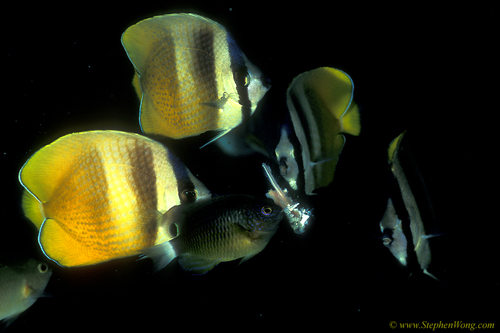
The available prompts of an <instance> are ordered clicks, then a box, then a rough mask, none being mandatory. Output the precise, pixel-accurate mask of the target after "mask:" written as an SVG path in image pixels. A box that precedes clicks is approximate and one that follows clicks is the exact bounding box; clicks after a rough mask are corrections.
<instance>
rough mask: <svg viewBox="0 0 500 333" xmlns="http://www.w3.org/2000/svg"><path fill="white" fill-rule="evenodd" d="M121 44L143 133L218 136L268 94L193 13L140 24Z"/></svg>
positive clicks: (220, 31)
mask: <svg viewBox="0 0 500 333" xmlns="http://www.w3.org/2000/svg"><path fill="white" fill-rule="evenodd" d="M122 44H123V46H124V48H125V50H126V52H127V55H128V57H129V59H130V60H131V62H132V63H133V65H134V67H135V69H136V76H135V77H134V80H133V84H134V87H135V89H136V92H137V94H138V96H139V98H141V110H140V122H141V127H142V130H143V131H144V132H145V133H147V134H158V135H163V136H167V137H170V138H174V139H180V138H184V137H189V136H195V135H198V134H201V133H204V132H207V131H218V132H219V133H218V136H217V137H216V138H218V137H219V136H222V135H223V134H225V133H227V132H228V131H229V130H231V129H232V128H234V127H236V126H237V125H239V124H240V123H241V122H242V120H243V118H244V117H245V116H250V115H251V114H252V113H253V112H254V111H255V108H256V106H257V103H258V102H259V101H260V99H261V98H262V97H263V96H264V94H265V93H266V91H267V90H268V87H267V86H266V84H265V83H263V80H262V79H261V77H262V74H261V72H260V71H259V69H258V68H256V67H255V66H254V65H253V64H252V63H250V61H248V59H247V58H246V56H245V55H244V54H243V53H242V52H241V50H240V49H239V48H238V47H237V46H236V44H235V42H234V40H233V39H232V37H231V36H230V35H229V34H228V32H227V31H226V30H225V29H224V27H222V26H221V25H219V24H218V23H216V22H214V21H212V20H209V19H207V18H204V17H201V16H199V15H194V14H170V15H163V16H157V17H153V18H149V19H146V20H143V21H140V22H139V23H137V24H135V25H133V26H131V27H129V28H128V29H127V30H126V31H125V32H124V33H123V36H122ZM216 138H215V139H216ZM215 139H214V140H215ZM212 141H213V140H212Z"/></svg>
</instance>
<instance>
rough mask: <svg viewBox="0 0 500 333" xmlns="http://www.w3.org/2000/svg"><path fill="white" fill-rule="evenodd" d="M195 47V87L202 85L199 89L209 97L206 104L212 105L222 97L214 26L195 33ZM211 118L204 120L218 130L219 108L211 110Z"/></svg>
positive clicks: (203, 27)
mask: <svg viewBox="0 0 500 333" xmlns="http://www.w3.org/2000/svg"><path fill="white" fill-rule="evenodd" d="M193 39H194V46H193V48H192V57H193V66H192V68H191V70H192V73H193V77H195V78H197V79H195V80H196V81H195V82H194V84H195V85H200V86H201V87H200V88H199V89H198V90H199V91H201V92H202V93H203V95H205V94H206V96H208V98H207V100H206V101H204V103H209V104H205V105H210V103H212V102H215V101H216V100H217V99H219V98H220V97H222V96H217V72H216V63H215V59H216V56H215V51H216V50H214V31H213V26H211V25H203V26H202V27H201V28H200V29H199V30H195V31H194V32H193ZM211 111H212V112H211V116H210V117H207V118H205V119H204V120H205V121H207V122H208V124H207V125H208V127H209V128H218V123H219V112H218V109H217V108H213V110H211Z"/></svg>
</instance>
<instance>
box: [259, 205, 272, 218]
mask: <svg viewBox="0 0 500 333" xmlns="http://www.w3.org/2000/svg"><path fill="white" fill-rule="evenodd" d="M260 212H261V213H262V214H264V215H266V216H269V215H271V214H272V213H273V207H271V206H264V207H262V208H261V210H260Z"/></svg>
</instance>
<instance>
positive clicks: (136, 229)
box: [19, 131, 211, 266]
mask: <svg viewBox="0 0 500 333" xmlns="http://www.w3.org/2000/svg"><path fill="white" fill-rule="evenodd" d="M19 181H20V183H21V184H22V186H23V187H24V189H25V191H24V193H23V198H22V207H23V210H24V213H25V215H26V216H27V217H28V218H29V219H30V220H31V221H32V222H33V223H34V224H35V225H36V227H37V228H38V229H39V232H38V243H39V245H40V247H41V249H42V251H43V253H44V254H45V255H46V256H47V257H48V258H49V259H51V260H53V261H54V262H56V263H57V264H59V265H61V266H84V265H92V264H97V263H101V262H105V261H108V260H111V259H116V258H122V257H126V256H130V255H134V254H140V253H141V250H143V249H145V248H149V247H152V246H154V245H156V244H160V243H163V242H166V241H168V240H170V239H172V237H171V235H170V233H169V231H168V226H165V225H162V224H161V223H160V222H159V221H160V220H161V214H164V213H166V212H167V211H168V210H169V209H170V208H172V207H173V206H176V205H181V204H184V203H189V202H195V201H197V200H202V199H206V198H210V197H211V194H210V192H209V191H208V190H207V188H206V187H205V186H204V185H203V184H202V183H201V182H200V181H199V180H198V179H196V178H195V177H194V176H193V175H192V174H191V172H190V171H189V170H188V169H187V168H186V167H185V166H184V165H183V164H182V163H181V162H180V161H179V160H178V159H177V158H176V156H174V155H173V154H172V153H171V152H170V151H169V150H167V149H166V148H165V147H164V146H162V145H161V144H159V143H158V142H156V141H153V140H151V139H149V138H146V137H144V136H141V135H138V134H132V133H125V132H118V131H90V132H81V133H74V134H69V135H66V136H63V137H61V138H59V139H58V140H56V141H54V142H53V143H51V144H49V145H47V146H45V147H42V148H41V149H40V150H38V151H37V152H36V153H35V154H34V155H33V156H31V157H30V158H29V159H28V161H27V162H26V163H25V164H24V166H23V167H22V168H21V171H20V172H19Z"/></svg>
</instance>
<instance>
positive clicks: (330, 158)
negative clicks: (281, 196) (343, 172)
mask: <svg viewBox="0 0 500 333" xmlns="http://www.w3.org/2000/svg"><path fill="white" fill-rule="evenodd" d="M353 91H354V84H353V83H352V80H351V78H350V77H349V75H347V74H346V73H344V72H342V71H340V70H338V69H334V68H329V67H322V68H317V69H314V70H312V71H309V72H305V73H302V74H300V75H299V76H297V77H296V78H295V79H294V80H293V82H292V84H291V85H290V87H289V89H288V91H287V105H288V110H289V112H290V116H291V119H292V123H293V127H294V130H295V134H296V135H297V138H298V140H299V142H300V145H301V147H302V160H303V163H304V177H305V192H306V194H309V195H311V194H313V191H314V190H315V189H317V188H320V187H324V186H327V185H328V184H330V183H331V182H332V181H333V176H334V173H335V168H336V165H337V162H338V159H339V155H340V153H341V151H342V148H343V147H344V143H345V137H344V135H343V134H342V133H348V134H351V135H355V136H357V135H359V133H360V131H361V126H360V120H359V110H358V106H357V105H356V103H354V101H353V100H352V98H353Z"/></svg>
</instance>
